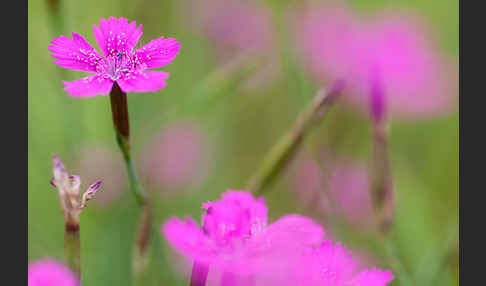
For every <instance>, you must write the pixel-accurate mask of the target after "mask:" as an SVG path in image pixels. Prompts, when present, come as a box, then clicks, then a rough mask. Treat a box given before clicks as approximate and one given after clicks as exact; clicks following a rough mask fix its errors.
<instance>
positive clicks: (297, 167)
mask: <svg viewBox="0 0 486 286" xmlns="http://www.w3.org/2000/svg"><path fill="white" fill-rule="evenodd" d="M289 171H290V172H289V176H290V188H291V191H292V192H294V193H295V194H296V195H297V197H298V200H299V202H300V203H301V204H302V205H303V206H309V207H311V208H312V209H317V210H318V211H319V213H320V214H321V215H322V216H323V217H327V216H339V217H342V218H344V219H346V220H347V221H348V223H351V224H352V225H353V226H355V227H357V228H359V229H365V228H368V227H371V224H372V222H373V209H372V204H371V197H370V186H369V176H368V172H367V170H366V166H364V164H362V163H360V162H358V161H354V160H352V159H347V158H342V157H339V158H335V156H331V153H330V152H323V153H322V154H320V155H317V156H313V155H312V154H311V153H310V152H309V151H307V150H303V151H302V152H300V154H299V155H298V157H297V160H295V162H294V163H293V164H292V167H291V168H290V169H289Z"/></svg>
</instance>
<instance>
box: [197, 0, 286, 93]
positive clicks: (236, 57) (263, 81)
mask: <svg viewBox="0 0 486 286" xmlns="http://www.w3.org/2000/svg"><path fill="white" fill-rule="evenodd" d="M191 4H192V5H191V9H192V11H191V14H192V15H193V18H194V19H195V23H193V24H192V25H193V26H194V27H196V30H197V32H198V33H201V34H202V35H203V36H205V37H207V38H209V43H210V44H211V45H212V47H213V50H212V52H213V53H214V58H215V60H216V61H217V63H218V65H220V66H221V67H220V68H219V69H218V70H220V71H221V72H223V73H225V74H226V75H225V77H234V76H235V75H236V74H238V75H239V74H240V72H241V71H251V72H250V73H249V74H248V77H247V78H246V79H245V80H244V81H243V82H242V84H241V87H242V88H243V89H244V90H247V91H250V92H254V91H260V92H261V88H262V87H265V86H268V85H270V84H271V83H273V82H275V80H276V79H278V78H279V77H280V76H281V69H282V67H281V63H280V60H279V53H280V49H279V45H278V44H277V43H278V41H277V37H276V35H277V31H276V27H275V25H274V23H273V21H272V12H271V9H269V8H268V7H267V6H265V5H263V4H262V3H258V2H255V1H246V0H205V1H198V0H195V1H191ZM244 74H245V75H246V72H245V73H244Z"/></svg>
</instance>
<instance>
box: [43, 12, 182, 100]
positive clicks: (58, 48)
mask: <svg viewBox="0 0 486 286" xmlns="http://www.w3.org/2000/svg"><path fill="white" fill-rule="evenodd" d="M93 33H94V36H95V38H96V42H97V43H98V46H99V47H100V49H101V52H102V54H100V53H99V52H98V51H97V50H96V49H95V48H93V47H92V46H91V45H90V43H88V41H86V40H85V39H84V38H83V37H82V36H81V35H79V34H78V33H76V32H73V33H72V37H73V38H72V39H70V38H69V37H66V36H64V35H61V36H60V37H59V38H54V39H53V40H52V42H51V45H50V46H49V50H50V51H51V52H53V54H52V55H51V56H52V57H54V58H57V60H55V61H54V63H55V64H57V65H59V66H60V67H62V68H65V69H72V70H80V71H86V72H89V73H92V74H93V75H89V76H87V77H84V78H82V79H80V80H77V81H73V82H67V81H65V82H64V86H65V90H66V91H67V92H69V95H70V96H75V97H92V96H95V95H97V94H101V95H106V94H108V93H109V92H110V91H111V88H112V86H113V84H114V83H115V82H116V83H117V84H118V85H119V86H120V88H121V90H122V91H124V92H149V91H151V92H155V91H157V90H159V89H162V88H163V87H164V86H165V80H166V79H167V78H168V77H169V74H168V73H166V72H163V71H149V70H147V69H153V68H160V67H163V66H165V65H167V64H169V63H170V62H172V60H174V58H175V57H176V56H177V54H178V52H179V48H180V44H179V43H178V42H177V41H176V40H175V39H174V38H166V39H164V38H163V37H160V38H158V39H155V40H152V41H150V42H149V43H148V44H146V45H144V46H142V47H141V48H139V49H137V50H135V51H133V49H134V48H135V45H136V44H137V42H138V40H139V39H140V37H141V36H142V25H140V26H138V27H137V24H136V23H135V22H131V23H128V20H127V19H126V18H119V19H116V18H115V17H110V18H109V19H108V20H106V19H103V18H102V19H101V20H100V25H99V26H96V25H93Z"/></svg>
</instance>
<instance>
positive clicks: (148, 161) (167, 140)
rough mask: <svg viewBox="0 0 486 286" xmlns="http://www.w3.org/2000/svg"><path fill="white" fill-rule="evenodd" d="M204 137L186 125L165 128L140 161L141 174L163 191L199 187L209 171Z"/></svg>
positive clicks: (192, 126) (207, 147)
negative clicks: (198, 184)
mask: <svg viewBox="0 0 486 286" xmlns="http://www.w3.org/2000/svg"><path fill="white" fill-rule="evenodd" d="M210 159H211V158H210V150H209V145H208V140H207V138H206V135H205V133H204V132H203V131H202V130H201V129H200V127H199V126H198V125H197V124H196V123H194V122H189V121H179V122H176V123H173V124H171V125H170V126H168V127H166V128H165V129H164V130H162V132H160V133H159V134H158V135H156V137H155V138H154V139H153V140H152V141H151V142H150V143H149V145H148V147H147V148H146V149H145V150H144V153H143V154H142V157H141V167H142V171H141V174H142V176H143V177H144V180H147V182H148V183H152V182H153V183H155V184H156V185H157V186H159V187H161V188H162V189H163V191H166V190H173V189H180V188H187V187H189V186H192V185H194V184H197V183H200V182H201V180H202V179H203V178H204V177H205V176H207V174H208V171H209V168H210Z"/></svg>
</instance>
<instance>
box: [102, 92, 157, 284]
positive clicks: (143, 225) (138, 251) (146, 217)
mask: <svg viewBox="0 0 486 286" xmlns="http://www.w3.org/2000/svg"><path fill="white" fill-rule="evenodd" d="M110 103H111V111H112V116H113V124H114V126H115V132H116V142H117V143H118V146H119V147H120V150H121V152H122V154H123V159H124V161H125V165H126V167H127V171H128V178H129V181H130V189H131V190H132V193H133V195H134V196H135V200H136V201H137V203H138V205H139V206H141V207H142V209H141V217H140V221H139V226H138V229H137V237H136V240H137V241H136V245H135V253H134V257H133V276H134V280H135V285H141V284H142V281H143V278H144V276H145V273H147V269H148V263H149V255H148V253H149V252H148V250H147V249H148V247H149V243H150V236H151V226H152V208H151V205H150V202H149V200H148V198H147V196H146V194H145V193H144V192H143V191H142V187H141V185H140V183H139V180H138V178H137V175H136V173H135V168H134V167H133V163H132V159H131V154H130V125H129V120H128V104H127V95H126V93H125V92H123V91H122V90H121V89H120V87H119V86H118V84H117V83H115V84H114V85H113V88H112V90H111V92H110Z"/></svg>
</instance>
